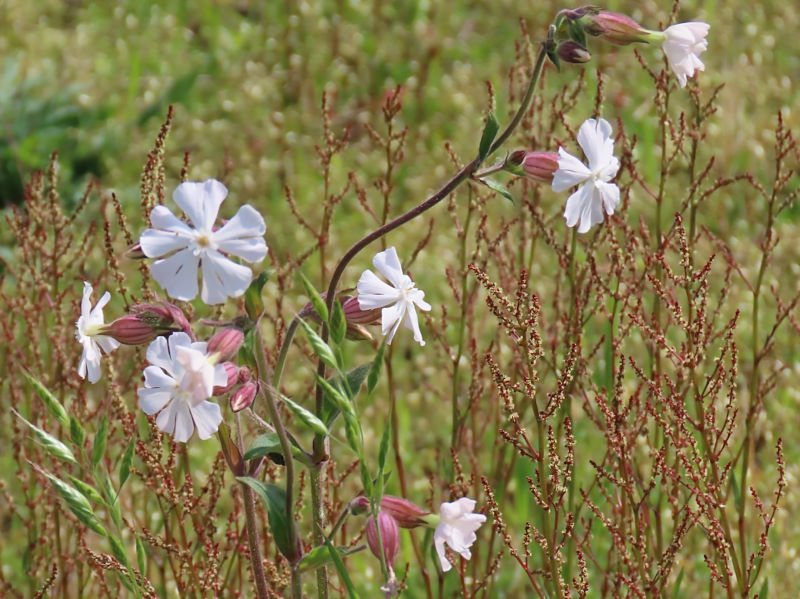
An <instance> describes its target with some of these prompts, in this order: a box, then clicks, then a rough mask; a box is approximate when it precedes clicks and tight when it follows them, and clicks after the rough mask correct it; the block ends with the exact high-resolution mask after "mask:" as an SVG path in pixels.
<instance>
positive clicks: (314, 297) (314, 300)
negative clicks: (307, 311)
mask: <svg viewBox="0 0 800 599" xmlns="http://www.w3.org/2000/svg"><path fill="white" fill-rule="evenodd" d="M300 280H301V281H303V287H305V290H306V295H307V296H308V299H309V300H310V301H311V305H312V306H314V310H316V312H317V314H319V317H320V318H321V319H322V322H325V323H327V322H328V306H327V305H325V300H324V299H322V296H321V295H320V294H319V291H317V290H316V288H315V287H314V286H313V285H312V284H311V281H309V280H308V278H307V277H306V276H305V275H304V274H303V273H302V272H301V273H300Z"/></svg>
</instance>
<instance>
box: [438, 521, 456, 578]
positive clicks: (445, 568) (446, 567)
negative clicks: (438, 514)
mask: <svg viewBox="0 0 800 599" xmlns="http://www.w3.org/2000/svg"><path fill="white" fill-rule="evenodd" d="M436 530H437V531H438V530H439V527H438V526H437V527H436ZM433 546H434V547H435V548H436V555H438V556H439V564H440V565H441V566H442V572H449V571H450V570H451V569H452V568H453V565H452V564H451V563H450V562H449V561H448V560H447V555H446V554H445V551H444V538H443V537H440V536H438V535H437V534H436V533H435V532H434V535H433Z"/></svg>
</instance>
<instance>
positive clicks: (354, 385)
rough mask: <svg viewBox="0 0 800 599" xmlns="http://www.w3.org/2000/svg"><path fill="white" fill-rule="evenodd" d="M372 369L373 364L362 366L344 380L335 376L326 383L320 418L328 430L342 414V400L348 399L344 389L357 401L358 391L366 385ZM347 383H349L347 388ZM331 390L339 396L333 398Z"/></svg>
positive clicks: (351, 371)
mask: <svg viewBox="0 0 800 599" xmlns="http://www.w3.org/2000/svg"><path fill="white" fill-rule="evenodd" d="M370 368H371V364H362V365H361V366H356V367H355V368H353V369H352V370H350V371H349V372H348V373H347V376H346V377H345V378H344V379H342V377H340V376H335V377H331V378H329V379H328V380H327V381H326V383H328V386H327V387H326V386H323V391H325V394H324V395H323V399H324V402H323V404H322V414H321V415H320V416H321V418H322V421H323V422H325V424H326V426H327V427H328V428H330V426H331V424H332V423H333V421H334V420H336V417H337V416H339V414H340V413H341V410H340V409H339V402H340V401H342V398H344V399H347V396H346V393H345V391H344V389H348V390H349V391H350V393H352V397H353V399H355V396H356V395H358V390H359V389H360V388H361V385H363V384H364V379H365V378H366V377H367V373H368V372H370ZM345 381H346V382H347V383H346V386H345ZM329 388H334V389H335V390H336V392H337V393H338V396H337V397H333V396H331V395H330V394H329V392H328V389H329ZM350 403H352V402H350Z"/></svg>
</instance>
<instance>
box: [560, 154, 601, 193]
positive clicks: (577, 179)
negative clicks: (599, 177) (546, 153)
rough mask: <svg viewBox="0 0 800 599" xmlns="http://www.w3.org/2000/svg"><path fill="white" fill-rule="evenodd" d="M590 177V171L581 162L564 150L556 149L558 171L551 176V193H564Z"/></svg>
mask: <svg viewBox="0 0 800 599" xmlns="http://www.w3.org/2000/svg"><path fill="white" fill-rule="evenodd" d="M591 175H592V171H590V170H589V168H588V167H587V166H586V165H585V164H583V162H581V161H580V160H578V159H577V158H575V156H573V155H572V154H570V153H569V152H567V151H566V150H565V149H564V148H558V170H557V171H556V173H555V175H553V183H552V185H551V187H552V188H553V191H565V190H567V189H569V188H570V187H574V186H576V185H580V184H581V183H583V182H584V181H586V179H588V178H589V177H591Z"/></svg>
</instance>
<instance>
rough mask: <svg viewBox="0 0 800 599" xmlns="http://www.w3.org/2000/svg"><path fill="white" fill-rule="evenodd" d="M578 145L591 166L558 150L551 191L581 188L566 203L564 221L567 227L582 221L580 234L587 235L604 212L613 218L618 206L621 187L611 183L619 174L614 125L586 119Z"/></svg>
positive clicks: (601, 220) (564, 151) (601, 218)
mask: <svg viewBox="0 0 800 599" xmlns="http://www.w3.org/2000/svg"><path fill="white" fill-rule="evenodd" d="M578 144H579V145H580V147H581V148H582V149H583V153H584V154H585V155H586V158H587V160H588V161H589V166H586V165H585V164H584V163H583V162H581V161H580V160H579V159H578V158H576V157H575V156H573V155H572V154H570V153H569V152H567V151H566V150H565V149H564V148H558V170H557V171H556V173H555V175H554V176H553V185H552V187H553V191H565V190H567V189H569V188H570V187H574V186H575V185H580V187H579V188H578V190H577V191H576V192H575V193H573V194H572V195H571V196H569V198H568V199H567V207H566V209H565V210H564V218H566V219H567V226H568V227H574V226H575V225H576V224H578V222H579V221H580V224H579V225H578V233H586V232H587V231H588V230H589V229H591V228H592V226H594V225H597V224H600V223H602V222H603V211H604V210H605V212H606V214H609V215H610V214H614V209H615V208H616V207H617V205H618V204H619V187H617V186H616V185H615V184H614V183H611V182H610V181H611V180H612V179H613V178H614V177H615V176H616V174H617V171H618V170H619V160H617V158H616V156H614V140H613V139H612V138H611V124H610V123H609V122H608V121H607V120H605V119H598V120H595V119H587V120H586V121H585V122H584V123H583V124H582V125H581V128H580V129H579V130H578Z"/></svg>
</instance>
